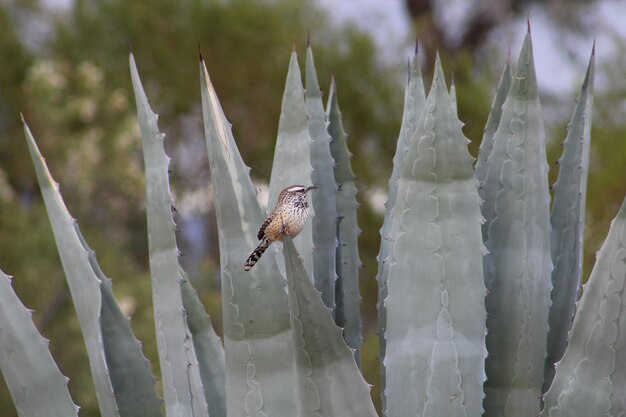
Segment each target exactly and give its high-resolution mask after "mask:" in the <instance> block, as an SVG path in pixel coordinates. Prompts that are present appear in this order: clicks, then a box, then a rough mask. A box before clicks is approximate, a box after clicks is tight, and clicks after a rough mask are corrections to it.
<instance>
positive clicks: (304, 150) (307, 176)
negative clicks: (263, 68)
mask: <svg viewBox="0 0 626 417" xmlns="http://www.w3.org/2000/svg"><path fill="white" fill-rule="evenodd" d="M308 119H309V115H308V114H307V112H306V108H305V105H304V87H302V78H301V75H300V67H299V66H298V56H297V54H296V51H295V50H294V51H293V52H292V54H291V60H290V62H289V71H288V72H287V81H286V82H285V92H284V94H283V103H282V107H281V111H280V121H279V123H278V138H277V139H276V149H275V151H274V163H273V165H272V176H271V179H270V189H269V199H268V209H269V210H271V208H272V207H273V206H272V205H273V204H275V203H276V201H277V200H278V194H279V193H280V192H281V190H282V189H284V188H286V187H288V186H290V185H295V184H301V185H304V186H308V185H311V184H312V183H313V182H312V179H311V171H312V168H311V156H310V148H311V137H310V136H309V130H308V126H307V123H308ZM309 210H310V211H311V214H313V208H312V207H309ZM294 244H295V245H296V247H297V248H298V252H299V253H301V254H302V259H303V260H304V265H305V267H306V270H307V273H308V274H309V276H313V225H312V222H310V221H308V222H306V223H305V225H304V229H302V231H301V232H300V234H299V235H298V239H296V241H295V242H294ZM261 262H262V261H261ZM279 262H282V256H279Z"/></svg>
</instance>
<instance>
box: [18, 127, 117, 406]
mask: <svg viewBox="0 0 626 417" xmlns="http://www.w3.org/2000/svg"><path fill="white" fill-rule="evenodd" d="M24 133H25V135H26V143H27V144H28V150H29V152H30V156H31V159H32V160H33V165H34V166H35V173H36V174H37V181H38V182H39V188H40V189H41V194H42V196H43V200H44V203H45V205H46V210H47V212H48V218H49V219H50V225H51V226H52V231H53V233H54V239H55V241H56V245H57V250H58V251H59V255H60V258H61V264H63V270H64V271H65V276H66V278H67V283H68V286H69V288H70V293H71V294H72V301H73V302H74V307H75V309H76V315H77V316H78V321H79V323H80V328H81V331H82V333H83V339H84V340H85V346H86V347H87V356H88V358H89V366H90V367H91V375H92V378H93V380H94V385H95V389H96V397H97V398H98V405H99V407H100V413H101V414H102V416H103V417H119V412H118V408H117V404H116V402H115V397H114V393H113V386H112V384H111V380H110V379H109V374H108V369H107V363H106V358H105V349H104V342H103V339H102V334H101V329H100V313H101V306H102V295H101V292H100V291H101V289H100V280H99V279H98V277H97V276H96V273H95V272H94V270H93V269H92V267H91V265H90V263H89V252H88V251H87V250H85V248H84V247H83V245H82V243H81V241H80V239H79V237H78V235H77V234H76V231H75V223H76V220H74V219H73V218H72V216H71V215H70V213H69V212H68V211H67V208H66V207H65V203H64V202H63V199H62V198H61V194H60V192H59V185H58V183H56V182H55V181H54V179H53V178H52V176H51V175H50V172H49V171H48V167H47V166H46V162H45V160H44V159H43V157H42V156H41V153H40V152H39V149H38V148H37V144H36V143H35V139H34V138H33V136H32V134H31V132H30V129H29V128H28V126H27V125H26V123H25V122H24Z"/></svg>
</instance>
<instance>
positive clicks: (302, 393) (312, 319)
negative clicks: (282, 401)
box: [284, 237, 377, 417]
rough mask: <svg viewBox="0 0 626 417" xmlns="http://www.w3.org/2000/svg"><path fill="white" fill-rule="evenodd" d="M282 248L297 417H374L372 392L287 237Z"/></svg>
mask: <svg viewBox="0 0 626 417" xmlns="http://www.w3.org/2000/svg"><path fill="white" fill-rule="evenodd" d="M284 247H285V266H286V270H287V287H288V289H289V313H290V317H291V325H292V328H293V329H294V331H293V332H292V340H293V345H294V351H295V364H296V389H297V395H298V397H297V398H298V404H297V415H298V416H300V417H331V416H332V417H334V416H342V417H368V416H369V417H375V416H376V415H377V414H376V410H375V409H374V405H373V403H372V399H371V398H370V393H369V391H370V387H369V386H368V384H367V383H366V382H365V381H364V380H363V376H362V375H361V372H360V371H359V368H358V367H357V366H356V363H355V361H354V357H353V351H352V350H351V349H350V348H349V347H348V346H347V345H346V343H345V342H344V340H343V338H342V336H341V329H340V328H339V327H337V326H336V325H335V323H334V322H333V318H332V316H331V312H330V311H329V309H328V308H327V307H326V306H325V305H324V303H323V301H322V299H321V297H320V293H319V292H318V291H316V289H315V288H314V287H313V284H312V283H311V279H310V277H309V276H308V275H307V273H306V270H305V269H304V265H303V263H302V259H300V257H299V256H298V252H297V251H296V248H295V246H294V244H293V241H292V240H291V239H290V238H289V237H285V242H284ZM340 381H341V382H340Z"/></svg>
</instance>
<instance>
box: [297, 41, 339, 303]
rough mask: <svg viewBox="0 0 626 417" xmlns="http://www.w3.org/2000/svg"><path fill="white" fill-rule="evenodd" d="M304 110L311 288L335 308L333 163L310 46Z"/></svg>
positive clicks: (335, 212) (307, 55)
mask: <svg viewBox="0 0 626 417" xmlns="http://www.w3.org/2000/svg"><path fill="white" fill-rule="evenodd" d="M305 103H306V110H307V112H308V113H309V115H310V118H309V134H310V135H311V139H312V143H311V165H312V166H313V172H312V174H311V179H312V180H313V185H316V186H317V187H319V189H317V190H315V191H313V193H312V194H313V195H312V197H311V199H312V201H313V209H314V210H315V217H313V247H314V250H313V276H314V281H315V288H317V289H318V290H319V291H320V292H321V293H322V299H323V300H324V303H325V304H326V305H327V306H328V307H330V308H331V309H334V308H335V281H336V280H337V269H336V265H335V251H336V248H337V221H338V216H337V196H336V195H337V185H336V184H335V178H334V175H333V166H334V161H333V157H332V156H331V154H330V147H329V144H330V140H331V137H330V135H329V134H328V130H327V129H326V113H325V112H324V105H323V103H322V91H321V90H320V87H319V83H318V81H317V72H316V70H315V63H314V62H313V51H312V50H311V46H310V45H309V47H308V48H307V51H306V92H305Z"/></svg>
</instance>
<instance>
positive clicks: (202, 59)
mask: <svg viewBox="0 0 626 417" xmlns="http://www.w3.org/2000/svg"><path fill="white" fill-rule="evenodd" d="M198 59H199V60H200V62H204V58H203V57H202V49H200V44H198Z"/></svg>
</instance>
